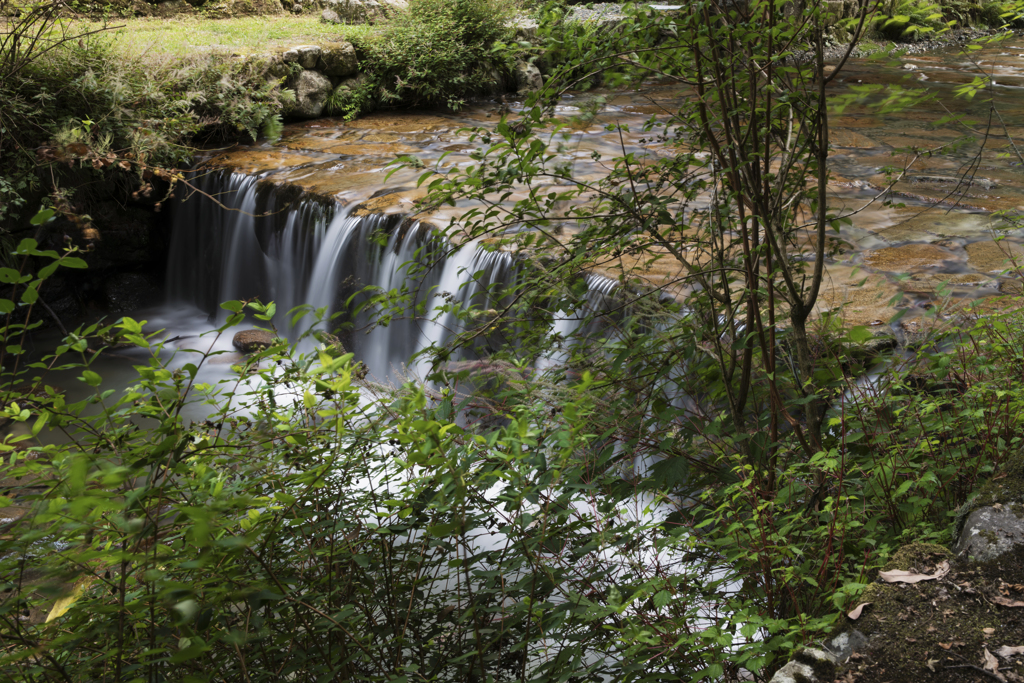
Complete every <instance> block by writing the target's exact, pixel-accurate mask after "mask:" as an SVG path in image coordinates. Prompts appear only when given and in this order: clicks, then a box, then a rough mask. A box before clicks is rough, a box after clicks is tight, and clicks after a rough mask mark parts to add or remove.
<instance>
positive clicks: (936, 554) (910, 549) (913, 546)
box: [882, 543, 953, 572]
mask: <svg viewBox="0 0 1024 683" xmlns="http://www.w3.org/2000/svg"><path fill="white" fill-rule="evenodd" d="M952 558H953V555H952V553H950V552H949V549H948V548H946V547H944V546H941V545H939V544H938V543H910V544H908V545H905V546H903V547H902V548H900V549H899V550H897V551H896V552H895V553H894V554H893V555H892V557H890V558H889V561H888V562H886V564H885V567H883V569H882V571H887V572H890V571H892V570H894V569H901V570H903V571H918V572H921V571H924V570H926V569H929V568H932V567H934V566H935V565H937V564H938V563H939V562H942V561H943V560H947V561H948V560H951V559H952Z"/></svg>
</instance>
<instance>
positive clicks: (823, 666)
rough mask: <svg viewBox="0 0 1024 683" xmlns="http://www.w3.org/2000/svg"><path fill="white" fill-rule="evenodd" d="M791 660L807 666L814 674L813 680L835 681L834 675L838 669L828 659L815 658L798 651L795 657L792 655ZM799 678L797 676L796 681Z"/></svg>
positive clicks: (804, 651)
mask: <svg viewBox="0 0 1024 683" xmlns="http://www.w3.org/2000/svg"><path fill="white" fill-rule="evenodd" d="M793 659H795V660H796V661H798V662H800V663H801V664H805V665H807V666H809V667H810V668H811V671H813V672H814V678H815V679H816V680H818V681H832V680H835V678H836V675H837V673H838V667H836V665H835V662H833V661H831V660H829V659H822V658H819V657H815V656H814V655H813V654H811V653H810V652H808V651H807V650H800V651H798V652H797V653H796V654H795V655H793ZM800 678H801V677H800V676H799V674H798V677H797V678H796V680H797V681H799V680H800Z"/></svg>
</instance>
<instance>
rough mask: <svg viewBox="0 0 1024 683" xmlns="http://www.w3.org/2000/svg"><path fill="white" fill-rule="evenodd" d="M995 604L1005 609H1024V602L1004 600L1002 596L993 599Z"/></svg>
mask: <svg viewBox="0 0 1024 683" xmlns="http://www.w3.org/2000/svg"><path fill="white" fill-rule="evenodd" d="M991 600H992V602H993V603H995V604H997V605H1002V606H1003V607H1024V601H1021V600H1013V599H1011V598H1004V597H1003V596H1001V595H997V596H995V597H994V598H992V599H991Z"/></svg>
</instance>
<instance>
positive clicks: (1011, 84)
mask: <svg viewBox="0 0 1024 683" xmlns="http://www.w3.org/2000/svg"><path fill="white" fill-rule="evenodd" d="M982 73H985V74H987V75H986V80H987V81H989V84H988V87H987V88H986V89H985V90H984V91H983V92H981V93H979V94H978V95H977V96H976V97H974V98H973V99H971V100H967V99H964V98H958V97H956V90H957V89H958V88H960V87H961V86H963V85H964V84H965V83H969V82H970V81H972V80H973V79H974V78H975V77H976V76H977V75H980V74H982ZM1022 89H1024V40H1016V41H1014V40H1011V41H1010V42H1007V43H1003V44H1002V45H1001V46H998V47H989V48H985V49H983V50H981V51H978V52H974V53H973V54H972V55H971V59H968V57H966V56H965V55H964V54H961V53H959V52H957V51H956V50H954V49H952V48H951V49H947V50H945V51H941V52H936V53H929V54H922V55H908V56H904V57H898V58H891V57H890V58H886V59H879V60H866V59H861V60H857V61H853V62H851V63H850V64H848V65H847V66H846V67H845V68H844V70H843V72H842V74H841V75H840V77H839V78H838V79H837V80H836V82H835V83H834V84H833V86H832V95H833V98H834V99H833V102H834V103H835V105H836V107H835V108H836V111H835V113H834V115H833V117H832V120H831V127H832V135H831V139H832V153H831V169H832V181H831V184H830V185H829V203H830V205H831V206H833V207H835V208H837V209H843V210H849V211H856V213H855V214H854V215H853V216H852V221H853V223H852V225H850V226H843V228H842V232H841V233H840V234H839V235H838V239H839V241H840V249H839V251H838V253H837V254H835V256H834V257H832V258H830V261H829V263H828V270H827V272H828V275H827V282H826V286H825V288H824V289H823V292H822V295H821V297H820V299H819V309H820V310H822V311H825V310H836V309H839V308H842V310H843V314H844V316H845V319H846V322H847V324H851V325H868V326H873V327H883V328H884V326H885V325H887V324H888V323H889V321H890V320H891V319H892V318H893V317H894V316H896V315H897V314H898V313H901V312H902V314H903V317H902V318H901V319H900V321H899V322H898V323H895V324H893V328H894V330H895V331H896V332H897V333H898V334H907V335H915V334H920V333H922V332H923V331H925V330H926V329H929V328H931V327H934V326H935V325H940V324H943V319H944V318H945V317H950V316H952V315H953V314H954V313H955V309H956V308H957V306H958V305H959V302H962V301H965V300H971V299H978V298H984V299H985V304H986V305H985V306H983V307H982V308H983V310H984V309H985V308H986V307H987V308H990V309H997V308H999V307H1000V306H1001V301H1002V300H1003V299H1002V297H1000V296H999V295H1001V294H1004V293H1010V292H1013V291H1015V287H1019V284H1018V281H1017V280H1015V279H1014V278H1012V277H1008V276H1006V275H1004V274H1001V272H1000V271H1003V270H1004V269H1006V267H1007V266H1008V265H1009V264H1008V263H1007V257H1008V256H1012V255H1014V254H1024V247H1022V246H1021V243H1022V241H1024V230H1022V229H1020V228H1019V227H1017V226H1014V225H1012V224H1011V223H1009V222H1008V221H1007V220H1006V219H1004V218H1002V217H1000V216H998V215H993V212H998V211H1011V212H1012V211H1017V210H1021V211H1024V183H1022V180H1024V179H1022V176H1021V173H1022V169H1024V166H1022V164H1021V159H1020V157H1019V156H1018V155H1017V153H1016V149H1019V148H1020V144H1019V143H1017V147H1016V148H1015V147H1014V142H1011V140H1010V139H1009V138H1008V137H1007V136H1006V134H1009V136H1010V137H1011V138H1012V139H1013V140H1014V141H1016V140H1018V139H1021V140H1024V113H1022V112H1021V108H1020V103H1021V101H1022V100H1021V99H1020V98H1021V93H1022ZM925 93H927V94H931V95H933V96H934V97H933V98H932V99H930V100H926V101H922V102H915V103H913V104H911V105H910V106H909V107H906V108H904V109H902V110H901V111H897V112H894V113H886V110H885V107H884V106H882V103H883V102H884V101H885V99H886V98H896V97H904V96H905V97H907V98H912V97H916V96H917V95H920V94H925ZM684 96H685V92H684V91H682V90H680V88H679V87H677V86H673V85H665V84H662V83H656V82H651V83H647V84H645V85H644V87H643V88H641V89H639V90H635V91H629V92H601V91H597V92H592V93H576V94H572V95H566V96H564V97H563V98H562V99H561V100H560V102H559V104H558V106H557V107H556V114H558V115H560V116H563V117H565V118H566V120H571V119H572V117H574V116H576V115H578V114H581V113H582V112H583V111H584V110H587V109H590V108H594V107H596V112H597V113H596V115H594V116H592V117H588V118H583V119H580V120H577V121H574V122H573V123H572V124H571V125H570V127H569V129H568V134H567V137H566V138H564V139H563V138H559V139H557V140H553V141H552V145H553V149H554V151H556V152H557V155H558V159H557V160H558V161H559V162H563V163H569V164H571V165H572V166H573V168H574V170H575V173H576V176H577V177H578V178H579V179H580V180H594V179H597V178H600V177H602V176H603V175H605V174H606V173H607V167H606V165H605V164H606V161H604V160H606V159H609V158H611V157H612V156H615V155H618V154H621V153H622V151H623V150H625V151H628V152H636V153H647V154H652V155H663V154H666V153H667V150H665V149H664V148H661V147H659V146H658V143H653V142H649V141H647V140H646V138H649V137H651V136H650V135H648V134H645V133H644V132H643V124H644V122H645V121H647V120H648V119H649V118H650V117H652V116H653V117H658V118H660V117H665V118H667V115H668V113H669V112H671V111H674V110H675V109H676V108H677V107H678V104H679V102H680V99H681V98H682V97H684ZM596 98H602V99H596ZM989 100H991V104H994V105H995V108H996V109H995V111H997V112H998V116H996V115H994V114H992V111H993V110H992V108H991V106H990V102H989ZM520 106H521V104H520V103H516V102H512V103H497V102H483V103H477V104H476V105H474V106H472V107H470V108H468V109H466V110H464V111H462V112H458V113H444V112H392V113H380V114H376V115H372V116H368V117H365V118H362V119H359V120H356V121H352V122H346V121H343V120H341V119H320V120H315V121H311V122H307V123H302V124H295V125H290V126H287V127H286V128H285V131H284V135H283V137H282V139H281V140H280V141H278V142H276V143H273V144H270V143H261V144H254V145H250V146H239V147H236V148H233V149H230V150H227V151H223V152H220V153H216V154H211V155H210V156H209V157H208V158H207V159H206V160H205V161H204V163H203V164H202V166H201V167H200V170H199V171H197V172H196V175H195V176H194V178H193V183H194V185H195V187H196V188H198V189H199V190H200V192H196V193H191V195H190V196H188V197H187V198H186V199H185V200H184V201H182V202H180V203H179V205H177V206H176V207H174V221H173V234H172V248H171V251H170V254H169V261H168V278H167V280H168V305H167V306H165V307H162V308H161V309H159V310H157V311H152V310H151V311H144V312H140V314H139V315H138V316H137V317H145V318H147V319H149V320H150V321H151V323H152V324H154V325H159V326H162V327H165V328H166V329H167V336H168V337H181V338H182V339H181V340H180V341H177V342H174V343H172V344H170V347H171V348H173V347H175V346H180V347H188V348H193V340H194V339H195V335H197V334H198V333H200V332H202V331H206V330H209V329H211V328H212V326H213V324H214V323H215V322H216V321H217V320H218V319H220V320H223V317H224V316H223V314H222V313H221V315H220V317H219V318H218V308H217V306H218V304H219V303H220V302H222V301H225V300H229V299H249V298H254V297H258V298H259V299H260V300H262V301H264V302H267V301H275V302H277V305H278V311H279V313H278V316H277V318H276V319H275V324H276V327H277V329H278V331H279V332H281V333H282V334H287V335H289V336H292V337H294V336H296V335H297V334H298V333H299V332H301V331H302V330H303V329H305V325H307V324H308V323H305V322H300V323H298V324H297V325H294V324H293V322H292V321H291V320H290V319H289V318H288V316H286V315H285V314H284V312H285V311H287V310H289V309H290V308H292V307H294V306H298V305H300V304H308V305H310V306H312V307H314V308H320V307H323V308H324V310H325V311H326V313H327V314H330V313H332V312H338V311H342V310H343V309H345V304H346V302H348V303H349V304H350V305H351V304H358V303H359V302H360V301H365V297H366V296H367V295H365V294H364V295H362V299H360V296H359V295H357V293H358V292H359V291H360V290H362V289H363V288H364V287H367V286H371V287H375V288H378V289H379V290H382V291H388V290H392V289H397V288H400V287H401V286H402V285H403V284H404V285H408V286H410V289H411V291H412V292H413V297H412V298H413V304H414V305H415V306H416V307H418V308H416V309H415V311H412V309H410V311H412V312H411V313H410V314H408V315H405V316H398V317H396V318H395V319H394V320H392V321H391V322H390V323H389V324H388V325H387V326H386V327H385V326H370V325H365V324H364V323H365V322H366V319H365V317H364V318H359V319H350V320H349V321H350V322H352V323H354V331H352V332H350V333H349V334H347V335H345V336H344V338H343V342H344V343H345V345H346V347H347V348H349V349H351V350H352V351H354V353H355V354H356V356H357V358H359V359H361V360H363V361H364V362H365V363H366V364H367V366H368V367H369V370H370V372H371V375H372V376H373V377H375V378H377V379H379V380H382V381H396V380H399V379H401V378H403V377H406V376H409V375H417V374H419V375H422V372H423V370H425V368H422V367H417V366H415V364H414V365H413V366H407V365H406V364H407V363H408V361H409V359H410V358H411V357H412V356H413V355H414V354H415V353H416V352H417V351H419V350H422V349H424V348H427V347H430V346H431V345H438V346H440V345H442V344H444V343H445V342H446V341H447V340H448V339H450V338H451V335H453V334H455V333H456V332H457V331H458V330H459V323H458V321H457V319H456V318H455V316H454V315H452V314H450V313H442V314H440V315H434V314H433V313H432V312H431V311H433V310H434V309H436V308H437V307H438V306H440V305H442V304H444V303H446V302H447V303H451V302H453V301H455V302H457V303H459V304H461V305H463V306H468V305H474V306H477V307H480V308H482V309H486V308H488V307H493V306H494V305H495V303H496V302H495V301H493V300H491V298H489V297H492V298H493V296H492V295H493V293H492V294H487V293H486V290H487V288H488V287H489V286H490V285H494V284H499V285H500V284H501V283H504V282H510V281H512V280H513V279H514V278H515V275H516V268H517V266H516V260H515V259H514V258H513V257H511V256H510V255H508V254H504V253H496V252H487V251H483V250H479V249H477V248H476V247H474V246H473V245H463V247H462V249H459V250H457V249H454V248H453V247H452V245H451V244H449V243H448V242H446V241H444V240H440V239H437V238H436V237H435V236H434V235H433V233H432V228H433V227H434V226H438V225H443V224H445V223H446V222H447V221H449V220H451V219H452V218H453V217H457V216H458V215H459V214H460V213H461V212H463V211H465V209H466V208H467V207H465V206H459V207H455V208H448V209H446V210H444V211H436V212H433V213H430V214H415V215H414V212H415V211H417V208H416V201H417V200H419V199H421V198H422V197H423V196H424V195H425V193H426V192H425V190H424V189H422V188H418V187H417V180H418V178H419V177H420V175H421V174H422V173H423V170H422V169H421V168H412V167H409V168H403V169H401V170H398V171H395V172H393V175H391V176H390V178H387V174H388V173H389V172H392V171H393V167H392V166H391V165H392V163H393V162H394V161H395V159H396V158H397V157H399V156H401V155H411V156H415V157H416V158H417V159H419V160H420V161H421V162H422V164H423V166H425V167H426V168H434V167H435V164H437V165H439V167H440V168H441V169H444V168H452V167H455V166H465V165H468V164H474V163H477V162H475V161H474V160H473V159H472V158H471V156H470V155H471V153H472V152H473V151H474V150H476V149H477V147H478V143H477V142H475V141H474V140H473V139H471V134H470V132H469V131H468V130H466V129H467V128H470V127H475V126H483V127H491V126H493V125H494V124H495V123H496V122H497V121H498V120H499V118H500V116H501V115H502V113H506V114H508V115H509V117H510V118H512V119H514V118H515V116H516V111H517V108H518V107H520ZM951 112H952V113H955V114H957V115H963V114H966V115H967V116H968V117H969V119H970V120H969V121H959V122H958V121H955V120H952V118H951V116H950V113H951ZM580 121H582V123H581V122H580ZM615 123H620V124H626V125H627V126H628V130H625V131H617V130H608V129H607V128H606V126H608V124H615ZM1004 123H1005V130H1004V126H1003V124H1004ZM986 127H988V128H990V130H991V132H992V134H993V135H992V136H990V137H988V138H987V139H985V138H984V137H983V136H981V135H979V134H978V131H979V130H981V129H983V128H986ZM929 150H930V151H931V153H930V154H928V153H927V152H928V151H929ZM595 152H597V153H598V154H599V155H601V156H602V157H603V159H595V155H594V153H595ZM901 173H902V176H900V174H901ZM896 177H900V180H899V182H897V183H896V185H895V186H894V187H893V189H892V191H891V192H888V193H886V194H885V195H884V196H880V195H881V193H882V190H883V188H885V187H886V186H887V185H888V181H889V178H896ZM965 178H966V180H964V179H965ZM517 198H518V197H517V196H515V195H513V196H512V197H510V198H508V201H515V200H516V199H517ZM214 200H216V201H214ZM884 200H888V203H886V202H885V201H884ZM997 234H998V235H1001V236H1004V237H1005V239H1004V240H1003V241H1001V242H999V243H998V244H997V243H996V242H994V241H993V237H994V236H996V235H997ZM410 264H418V266H421V267H422V268H421V269H416V268H413V266H411V265H410ZM675 265H678V264H675ZM414 271H415V272H414ZM474 273H475V274H476V276H475V278H474V277H470V275H471V274H474ZM618 275H619V273H618V272H616V271H614V270H611V269H603V270H598V271H596V272H594V273H593V274H592V275H591V277H590V278H588V283H589V284H590V286H591V288H592V295H591V296H590V298H591V299H593V300H594V301H596V300H597V299H599V298H600V297H603V296H605V295H606V294H608V293H609V291H611V289H613V288H614V282H613V281H614V279H615V278H617V277H618ZM631 275H632V276H636V275H637V273H635V272H634V273H631ZM641 276H642V277H643V278H645V279H647V280H648V282H649V283H650V284H652V285H656V286H663V287H665V288H666V289H667V290H668V291H672V290H673V287H675V286H676V285H675V284H674V283H676V282H681V280H682V278H681V268H675V267H674V266H673V264H672V263H671V261H669V263H668V265H667V266H666V265H664V262H663V264H662V265H661V266H659V270H658V271H656V272H646V273H642V274H641ZM353 296H355V299H354V300H352V301H349V300H350V298H351V297H353ZM497 296H500V293H499V294H498V295H497ZM936 303H941V304H942V305H941V306H939V308H938V309H936V308H935V307H933V306H932V304H936ZM350 307H351V306H350ZM928 309H930V310H928ZM936 310H939V311H940V312H939V314H938V315H936V314H935V311H936ZM584 315H585V313H584V312H583V311H579V312H577V314H570V315H568V316H567V318H566V319H561V320H556V321H555V324H554V325H553V327H552V330H551V332H552V334H557V335H559V336H561V337H564V336H568V335H571V334H572V333H573V331H574V330H575V329H576V327H578V321H577V318H580V317H583V316H584ZM216 348H219V349H221V350H225V351H229V350H231V347H230V343H229V341H228V339H226V338H222V339H220V340H219V341H218V342H217V344H216ZM464 357H465V358H468V359H472V358H474V355H473V352H472V351H469V352H467V354H466V355H465V356H464ZM234 358H237V356H235V357H234ZM558 358H559V354H558V352H557V351H553V352H552V353H551V354H549V355H548V356H547V357H545V358H542V359H539V360H538V367H539V368H541V369H543V368H546V367H550V366H551V365H552V364H555V363H556V361H557V359H558ZM231 360H232V357H229V358H227V359H225V360H224V365H225V367H227V366H228V365H229V362H230V361H231Z"/></svg>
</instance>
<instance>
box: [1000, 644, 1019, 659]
mask: <svg viewBox="0 0 1024 683" xmlns="http://www.w3.org/2000/svg"><path fill="white" fill-rule="evenodd" d="M996 654H997V655H999V656H1000V657H1002V658H1003V659H1009V658H1010V657H1016V656H1017V655H1024V645H1018V646H1017V647H1010V646H1009V645H1003V646H1002V647H1001V648H999V649H998V650H996Z"/></svg>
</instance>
